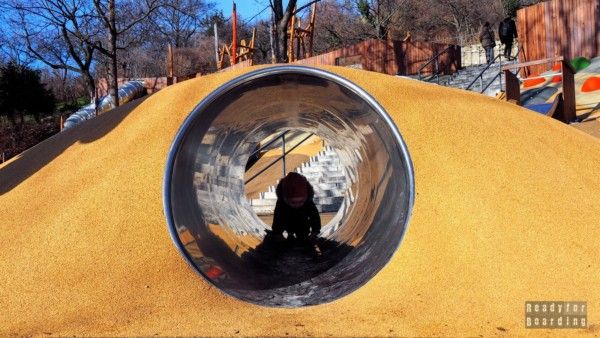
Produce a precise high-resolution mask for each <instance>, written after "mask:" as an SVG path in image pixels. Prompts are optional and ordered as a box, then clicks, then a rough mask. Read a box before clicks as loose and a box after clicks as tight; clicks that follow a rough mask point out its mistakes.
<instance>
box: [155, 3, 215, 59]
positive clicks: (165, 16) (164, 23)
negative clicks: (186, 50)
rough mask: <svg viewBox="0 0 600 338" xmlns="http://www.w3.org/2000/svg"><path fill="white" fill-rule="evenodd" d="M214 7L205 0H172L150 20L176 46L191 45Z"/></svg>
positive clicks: (157, 10)
mask: <svg viewBox="0 0 600 338" xmlns="http://www.w3.org/2000/svg"><path fill="white" fill-rule="evenodd" d="M213 8H214V4H213V3H210V2H207V1H204V0H172V1H168V2H167V3H165V4H164V5H163V6H160V7H159V8H157V9H156V10H155V11H154V13H152V15H151V20H150V21H151V22H152V24H153V27H154V28H155V29H156V30H157V31H158V32H159V33H160V34H162V35H163V37H164V38H166V39H167V40H168V41H169V42H170V43H172V44H173V46H174V47H176V48H179V47H191V46H193V45H194V41H193V38H194V37H195V36H196V35H197V34H198V33H199V32H200V31H201V29H202V28H203V24H204V22H205V20H206V18H207V17H208V16H209V12H210V11H212V10H213Z"/></svg>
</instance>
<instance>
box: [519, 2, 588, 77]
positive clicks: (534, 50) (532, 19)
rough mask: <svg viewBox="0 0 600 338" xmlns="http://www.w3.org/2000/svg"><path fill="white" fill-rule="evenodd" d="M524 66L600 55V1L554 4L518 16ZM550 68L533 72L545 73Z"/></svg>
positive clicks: (520, 11) (531, 9) (537, 7)
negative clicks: (556, 59) (534, 61)
mask: <svg viewBox="0 0 600 338" xmlns="http://www.w3.org/2000/svg"><path fill="white" fill-rule="evenodd" d="M517 29H518V34H519V42H520V44H521V46H523V52H524V55H523V56H521V57H520V61H521V62H525V61H532V60H539V59H548V58H553V57H558V56H564V57H565V58H566V59H567V60H570V59H573V58H575V57H577V56H585V57H587V58H592V57H594V56H597V55H599V54H600V1H598V0H552V1H547V2H542V3H539V4H537V5H534V6H529V7H526V8H523V9H520V10H519V11H518V12H517ZM546 69H547V66H546V65H541V66H535V67H531V68H530V69H529V72H536V73H539V72H543V71H544V70H546Z"/></svg>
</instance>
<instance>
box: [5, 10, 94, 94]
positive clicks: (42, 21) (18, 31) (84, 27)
mask: <svg viewBox="0 0 600 338" xmlns="http://www.w3.org/2000/svg"><path fill="white" fill-rule="evenodd" d="M5 6H6V9H7V10H8V11H10V12H11V14H12V16H11V18H10V21H11V23H12V28H13V32H14V34H15V36H16V37H18V38H19V42H20V43H21V44H22V45H24V47H25V48H24V49H23V50H21V51H22V52H23V53H25V54H26V55H28V56H29V57H32V58H35V59H37V60H39V61H41V62H43V63H44V64H46V65H47V66H49V67H51V68H52V69H63V70H67V71H71V72H75V73H78V74H81V75H82V76H83V77H84V78H85V80H86V86H87V89H88V93H89V96H90V98H91V99H93V98H95V96H96V95H95V92H96V90H95V88H96V85H95V81H94V77H93V76H92V64H93V60H94V50H95V48H96V43H97V42H96V41H95V37H96V36H97V30H96V28H95V24H94V22H93V19H92V17H91V15H90V14H91V8H90V7H89V6H88V5H87V4H86V2H85V1H83V0H72V1H62V0H29V1H23V0H13V1H11V2H9V3H6V5H5Z"/></svg>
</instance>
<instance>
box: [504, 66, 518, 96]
mask: <svg viewBox="0 0 600 338" xmlns="http://www.w3.org/2000/svg"><path fill="white" fill-rule="evenodd" d="M504 78H505V79H506V101H511V102H513V103H515V104H518V105H521V84H520V83H519V79H518V78H517V77H516V76H515V74H513V72H511V71H510V70H509V69H505V70H504Z"/></svg>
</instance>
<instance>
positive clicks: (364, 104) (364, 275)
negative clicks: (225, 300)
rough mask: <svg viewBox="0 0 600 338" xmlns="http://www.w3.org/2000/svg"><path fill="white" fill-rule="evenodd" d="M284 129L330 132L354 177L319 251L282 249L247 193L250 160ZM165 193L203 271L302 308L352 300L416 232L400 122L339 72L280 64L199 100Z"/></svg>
mask: <svg viewBox="0 0 600 338" xmlns="http://www.w3.org/2000/svg"><path fill="white" fill-rule="evenodd" d="M284 130H301V131H306V132H312V133H314V134H316V135H318V136H319V137H321V138H322V139H324V140H325V142H326V144H328V145H330V146H332V147H333V148H334V149H335V151H336V152H337V154H338V155H339V157H340V159H341V163H342V165H343V167H344V170H345V172H346V174H347V175H349V177H350V179H351V190H352V195H353V201H352V203H348V207H347V208H344V209H343V210H342V209H340V211H339V214H338V215H337V216H336V217H334V219H335V220H336V221H335V222H334V221H332V222H330V223H329V224H326V225H323V228H322V231H321V235H320V238H319V243H318V246H319V247H320V249H321V256H318V257H315V256H314V255H311V254H310V253H309V252H308V251H310V250H305V249H303V248H294V249H286V248H283V249H282V248H281V247H280V246H277V245H278V244H277V243H275V244H273V242H272V241H271V239H270V238H269V237H270V236H269V235H267V230H269V229H270V224H265V223H263V222H262V221H261V220H260V219H259V218H258V216H257V215H256V214H255V213H254V212H253V211H252V208H251V206H250V204H249V202H248V200H247V199H246V198H245V195H244V168H245V165H246V162H247V161H248V157H249V155H250V154H251V153H252V152H253V150H254V149H255V148H256V145H257V144H258V143H259V142H260V141H262V140H263V139H264V138H265V137H267V136H269V135H272V134H274V133H279V132H282V131H284ZM259 179H260V178H259ZM163 193H164V196H163V197H164V208H165V215H166V218H167V223H168V227H169V230H170V232H171V236H172V238H173V240H174V242H175V244H176V246H177V247H178V249H179V250H180V251H181V253H182V254H183V256H184V257H185V259H186V261H187V262H188V263H189V264H190V265H191V266H192V267H193V269H195V270H196V271H197V272H198V273H199V274H200V275H201V276H202V277H204V278H205V279H207V280H208V281H209V282H211V283H212V284H214V285H215V286H216V287H218V288H219V289H220V290H221V291H223V292H225V293H226V294H229V295H231V296H234V297H236V298H238V299H241V300H244V301H248V302H252V303H255V304H259V305H263V306H275V307H298V306H306V305H315V304H321V303H326V302H330V301H333V300H335V299H338V298H340V297H342V296H345V295H347V294H349V293H351V292H352V291H354V290H356V289H358V288H359V287H360V286H362V285H364V284H365V283H366V282H367V281H369V279H371V278H372V277H373V276H374V275H375V274H376V273H377V272H378V271H379V270H380V269H382V268H383V266H384V265H385V264H386V263H387V262H388V261H389V260H390V258H391V257H392V255H393V254H394V252H395V251H396V249H397V248H398V247H399V245H400V242H401V240H402V237H403V235H404V233H405V231H406V228H407V225H408V219H409V216H410V213H411V210H412V205H413V200H414V177H413V169H412V163H411V160H410V156H409V154H408V151H407V148H406V145H405V143H404V142H403V140H402V137H401V136H400V133H399V132H398V129H397V128H396V125H395V124H394V122H393V121H392V120H391V118H390V117H389V116H388V115H387V113H386V112H385V111H384V110H383V108H382V107H381V106H380V105H379V104H378V103H377V102H376V101H375V100H374V99H373V98H372V97H371V96H370V95H369V94H368V93H366V92H365V91H363V90H362V89H361V88H359V87H358V86H356V85H355V84H353V83H351V82H349V81H348V80H345V79H343V78H342V77H340V76H338V75H335V74H332V73H330V72H326V71H323V70H319V69H313V68H308V67H300V66H280V67H270V68H264V69H260V70H256V71H253V72H250V73H247V74H245V75H242V76H241V77H239V78H237V79H234V80H232V81H230V82H228V83H226V84H224V85H223V86H221V87H220V88H219V89H217V90H216V91H214V92H212V93H211V94H210V95H208V96H207V97H206V98H205V99H204V100H202V102H200V103H199V105H198V106H197V107H196V108H195V109H194V110H193V111H192V113H191V114H190V115H189V116H188V118H187V119H186V120H185V122H184V123H183V125H182V127H181V128H180V130H179V132H178V133H177V135H176V138H175V141H174V142H173V145H172V148H171V150H170V153H169V156H168V159H167V167H166V170H165V180H164V190H163ZM332 227H333V228H332ZM332 229H333V230H334V231H332ZM325 234H326V235H325Z"/></svg>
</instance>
